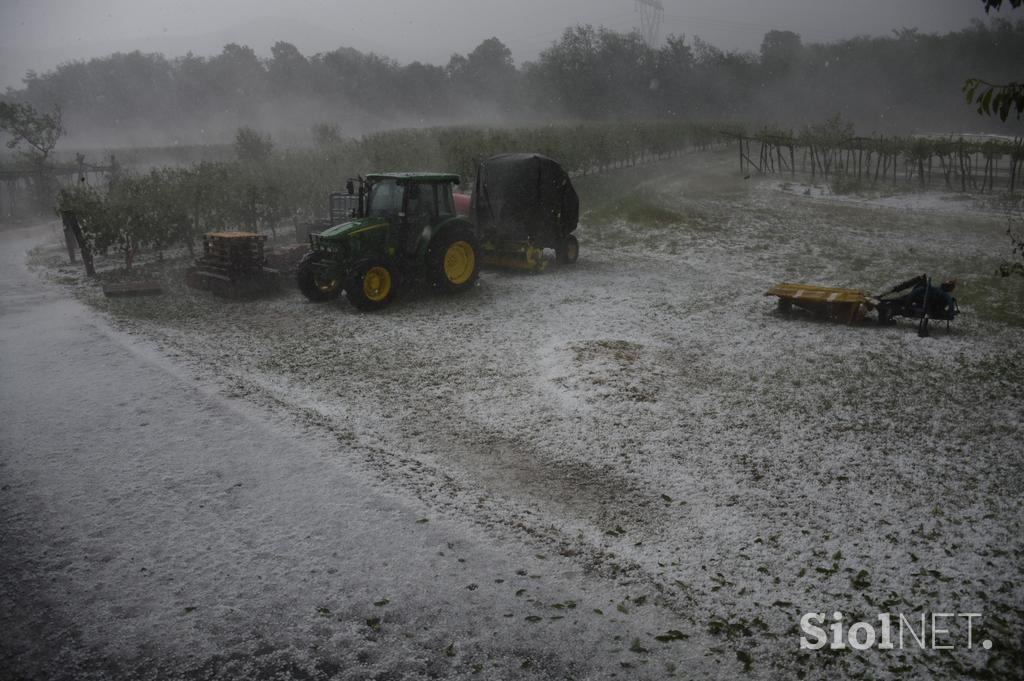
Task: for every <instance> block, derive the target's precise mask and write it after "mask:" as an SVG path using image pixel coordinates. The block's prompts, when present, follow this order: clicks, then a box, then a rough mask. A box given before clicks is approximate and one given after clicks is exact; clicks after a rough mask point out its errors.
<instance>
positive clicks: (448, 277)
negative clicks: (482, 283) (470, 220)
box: [427, 228, 480, 293]
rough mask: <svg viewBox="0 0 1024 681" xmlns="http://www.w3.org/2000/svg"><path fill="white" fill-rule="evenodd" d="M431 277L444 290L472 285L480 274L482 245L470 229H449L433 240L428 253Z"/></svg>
mask: <svg viewBox="0 0 1024 681" xmlns="http://www.w3.org/2000/svg"><path fill="white" fill-rule="evenodd" d="M427 271H428V273H429V276H430V280H431V281H432V282H433V284H434V285H435V286H437V287H438V288H439V289H441V290H442V291H446V292H449V293H456V292H459V291H465V290H466V289H469V288H472V287H473V284H475V283H476V280H477V277H478V276H479V275H480V246H479V244H478V243H477V240H476V236H474V235H473V232H472V231H471V230H470V229H467V228H456V229H449V230H447V231H445V232H442V233H441V234H440V235H438V236H437V237H436V238H435V239H434V243H432V244H431V245H430V251H429V252H428V253H427Z"/></svg>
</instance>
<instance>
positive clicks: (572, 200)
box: [471, 154, 580, 248]
mask: <svg viewBox="0 0 1024 681" xmlns="http://www.w3.org/2000/svg"><path fill="white" fill-rule="evenodd" d="M471 211H472V216H473V220H474V222H475V223H476V225H477V227H478V229H479V230H480V232H481V234H482V235H483V237H484V238H485V239H488V238H491V239H497V240H500V241H525V240H527V239H529V240H530V241H532V242H533V244H534V245H535V246H540V247H543V248H555V247H556V246H557V245H558V243H559V242H560V241H561V240H562V238H563V237H565V236H566V235H567V234H570V233H571V232H572V231H573V230H575V229H576V224H577V222H578V221H579V215H580V200H579V197H578V196H577V195H576V190H575V189H573V186H572V182H571V181H570V180H569V175H568V174H567V173H566V172H565V170H563V169H562V166H560V165H559V164H558V162H557V161H554V160H552V159H550V158H548V157H547V156H542V155H540V154H502V155H501V156H494V157H493V158H489V159H487V160H486V161H484V162H482V163H481V164H480V167H479V168H478V170H477V175H476V186H475V188H474V190H473V204H472V208H471Z"/></svg>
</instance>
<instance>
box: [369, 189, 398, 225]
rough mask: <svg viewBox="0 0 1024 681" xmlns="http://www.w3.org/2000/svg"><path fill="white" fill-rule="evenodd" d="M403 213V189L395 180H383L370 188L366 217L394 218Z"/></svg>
mask: <svg viewBox="0 0 1024 681" xmlns="http://www.w3.org/2000/svg"><path fill="white" fill-rule="evenodd" d="M401 211H402V188H401V187H400V186H399V185H398V182H396V181H395V180H381V181H379V182H375V183H374V184H373V187H371V188H370V196H369V197H368V198H367V204H366V215H367V217H375V218H393V217H395V216H397V215H398V214H399V213H400V212H401Z"/></svg>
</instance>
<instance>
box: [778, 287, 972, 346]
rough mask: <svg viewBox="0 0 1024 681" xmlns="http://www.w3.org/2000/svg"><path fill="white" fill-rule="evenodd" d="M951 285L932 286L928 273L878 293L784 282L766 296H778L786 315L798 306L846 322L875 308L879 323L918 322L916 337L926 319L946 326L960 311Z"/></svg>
mask: <svg viewBox="0 0 1024 681" xmlns="http://www.w3.org/2000/svg"><path fill="white" fill-rule="evenodd" d="M954 288H956V280H949V281H945V282H942V284H941V285H939V286H935V285H933V284H932V280H931V278H930V277H929V276H928V275H927V274H922V275H920V276H917V277H913V278H911V279H907V280H906V281H903V282H900V283H899V284H896V285H895V286H893V287H892V288H891V289H889V290H888V291H886V292H884V293H882V294H881V295H877V296H874V295H871V294H870V293H868V292H867V291H862V290H861V289H855V288H833V287H830V286H813V285H811V284H785V283H783V284H776V285H775V286H772V287H771V288H770V289H768V291H766V292H765V295H766V296H775V297H777V298H778V299H779V311H780V312H783V313H787V314H788V313H789V312H792V310H793V308H794V307H799V308H801V309H803V310H807V311H808V312H810V313H811V314H813V315H816V316H819V317H825V318H828V319H833V320H835V321H838V322H845V323H846V324H855V323H857V322H860V321H862V320H863V319H864V316H865V315H866V314H867V313H868V312H870V311H872V310H876V309H877V310H878V323H879V324H880V325H882V326H886V325H889V324H895V323H896V322H895V318H896V317H906V318H909V319H914V320H916V321H917V323H918V327H917V333H918V335H919V336H927V335H928V322H929V321H931V320H937V321H944V322H946V328H947V329H948V328H949V322H951V321H953V319H954V318H955V317H956V316H957V315H958V314H959V313H960V308H959V307H958V306H957V304H956V298H954V297H953V296H952V292H953V289H954Z"/></svg>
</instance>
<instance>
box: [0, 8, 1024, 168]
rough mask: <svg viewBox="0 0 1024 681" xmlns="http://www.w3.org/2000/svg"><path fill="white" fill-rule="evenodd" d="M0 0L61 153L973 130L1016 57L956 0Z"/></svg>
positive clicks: (21, 85)
mask: <svg viewBox="0 0 1024 681" xmlns="http://www.w3.org/2000/svg"><path fill="white" fill-rule="evenodd" d="M3 7H4V9H3V13H4V16H3V19H4V20H3V21H0V31H2V33H0V50H3V59H0V64H2V65H3V68H4V69H5V73H4V75H3V77H4V78H5V79H6V81H5V82H6V85H7V86H8V90H7V94H6V95H5V98H6V99H8V100H11V101H24V102H28V103H31V104H32V105H34V106H37V107H39V108H43V109H48V108H52V107H55V106H59V107H61V109H62V110H63V112H64V117H65V118H64V122H65V127H66V132H67V137H66V139H65V146H67V147H78V148H96V147H129V146H163V145H176V144H210V143H222V142H227V141H230V140H231V138H232V136H233V134H234V131H235V129H236V128H237V127H239V126H241V125H250V126H253V127H255V128H257V129H260V130H263V131H266V132H269V133H271V134H273V135H274V136H275V137H276V138H278V139H282V140H284V141H286V142H287V143H288V144H301V143H304V142H306V141H307V140H308V133H309V129H310V127H311V126H312V125H314V124H318V123H328V124H332V125H336V126H338V128H339V129H340V131H341V133H342V134H343V135H349V136H358V135H360V134H363V133H366V132H371V131H375V130H381V129H387V128H393V127H407V126H412V127H418V126H430V125H446V124H454V123H458V124H465V123H471V124H485V125H493V124H501V123H508V122H515V123H543V122H550V121H556V120H564V119H576V120H617V119H623V118H626V119H637V118H639V119H651V118H666V117H668V118H674V119H678V118H686V119H695V118H696V119H702V120H732V121H742V122H747V123H750V124H753V125H764V124H768V125H780V126H783V127H792V126H799V125H803V124H807V123H811V122H818V121H821V120H823V119H824V118H826V117H828V116H830V115H832V114H835V113H840V114H842V115H843V116H844V117H845V118H846V119H848V120H851V121H852V122H854V123H855V125H856V127H857V129H858V131H859V132H861V133H863V134H871V133H875V132H877V133H911V132H912V133H921V132H929V133H930V132H949V131H964V130H968V131H974V130H977V129H981V128H986V127H991V126H990V125H988V124H987V122H984V121H980V120H978V118H977V117H975V116H973V112H972V111H971V110H970V109H969V108H968V107H966V106H964V105H963V102H962V96H961V94H960V87H961V85H962V84H963V81H964V80H965V79H967V78H969V77H975V76H978V77H984V78H986V79H988V80H990V81H991V82H1003V81H1006V80H1012V79H1013V78H1014V75H1015V74H1014V68H1015V67H1014V65H1015V64H1017V63H1019V62H1020V61H1021V60H1022V59H1024V54H1022V51H1024V48H1022V47H1021V46H1022V45H1024V30H1022V29H1021V27H1020V25H1019V22H1020V19H1019V18H1016V19H1015V18H1014V17H1013V15H1012V14H1010V13H1008V12H1003V14H1002V15H996V14H993V15H991V16H987V15H986V14H985V12H984V9H983V8H982V6H981V3H980V2H977V3H973V2H964V1H958V0H948V1H945V2H903V3H895V4H894V3H884V2H874V1H873V2H867V3H864V2H860V3H855V4H851V3H838V2H836V3H821V2H811V1H810V0H788V1H783V0H778V1H777V2H771V3H769V2H764V3H748V4H747V5H745V6H728V7H723V6H721V4H720V3H711V2H691V3H685V4H682V3H668V4H666V5H665V6H664V12H663V14H662V16H661V21H660V22H659V23H658V24H657V26H656V28H657V31H656V33H653V32H652V33H649V34H645V33H644V32H643V29H645V27H646V28H647V29H652V26H651V24H645V23H644V21H643V20H642V19H641V15H640V14H639V12H638V10H639V9H640V8H641V7H642V5H641V4H639V3H635V2H633V1H632V0H630V1H626V0H620V1H619V2H613V1H611V0H602V1H601V2H592V3H582V2H566V3H555V4H554V5H553V6H552V5H549V4H548V3H540V2H526V3H514V4H502V3H474V4H459V3H454V2H439V3H429V4H427V3H412V2H410V3H384V4H374V3H371V4H358V3H333V4H331V3H311V2H306V3H299V4H297V5H296V6H295V7H291V6H290V7H289V9H288V10H287V11H284V10H283V9H281V8H277V9H275V8H274V7H273V6H271V5H267V4H260V5H259V9H258V10H256V11H254V10H253V9H252V8H251V7H250V6H249V5H248V4H245V3H213V4H212V5H211V3H203V4H202V5H199V4H192V3H174V4H173V5H172V6H163V5H149V4H147V3H114V2H110V3H106V4H105V3H98V4H90V5H88V6H85V5H81V4H79V3H53V2H43V3H28V2H6V3H5V4H4V6H3ZM1014 21H1016V22H1018V23H1014ZM645 39H646V40H645ZM27 69H32V71H31V72H27ZM979 74H981V75H980V76H979ZM1017 129H1018V131H1019V126H1018V128H1017Z"/></svg>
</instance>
